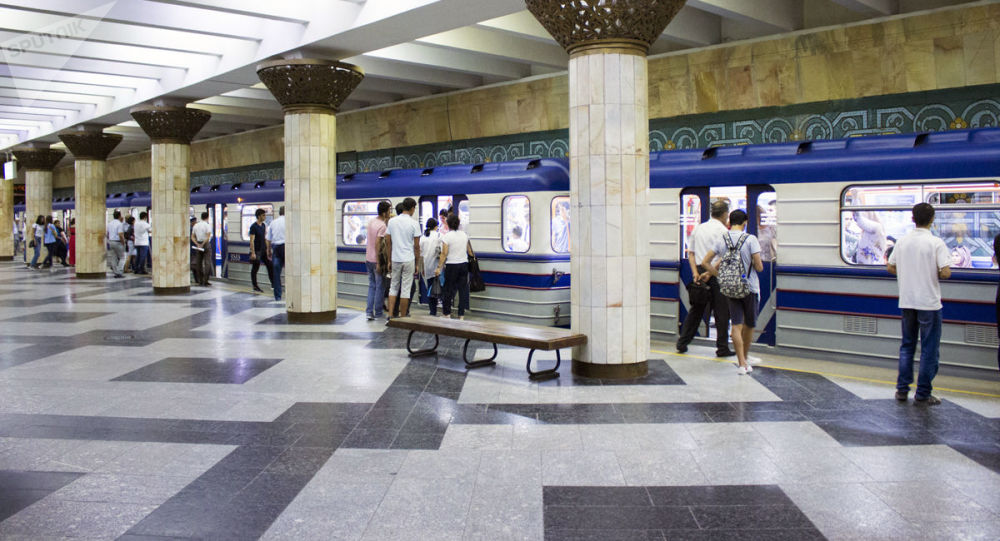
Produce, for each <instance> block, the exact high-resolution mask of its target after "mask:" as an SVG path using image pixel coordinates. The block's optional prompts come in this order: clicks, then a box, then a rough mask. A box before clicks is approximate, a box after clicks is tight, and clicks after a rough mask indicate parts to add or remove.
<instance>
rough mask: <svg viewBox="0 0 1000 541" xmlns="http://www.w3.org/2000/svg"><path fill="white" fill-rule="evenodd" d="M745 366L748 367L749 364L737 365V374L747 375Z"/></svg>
mask: <svg viewBox="0 0 1000 541" xmlns="http://www.w3.org/2000/svg"><path fill="white" fill-rule="evenodd" d="M747 368H750V367H749V366H737V367H736V373H737V374H739V375H741V376H745V375H747Z"/></svg>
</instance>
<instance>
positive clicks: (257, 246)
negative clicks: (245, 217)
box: [250, 209, 274, 292]
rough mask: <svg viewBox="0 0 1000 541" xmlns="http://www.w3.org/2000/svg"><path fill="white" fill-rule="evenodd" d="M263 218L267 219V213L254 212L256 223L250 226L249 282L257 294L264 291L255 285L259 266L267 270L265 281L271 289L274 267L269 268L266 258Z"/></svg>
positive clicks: (265, 229)
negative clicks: (269, 284)
mask: <svg viewBox="0 0 1000 541" xmlns="http://www.w3.org/2000/svg"><path fill="white" fill-rule="evenodd" d="M265 217H267V211H266V210H264V209H257V211H256V212H254V218H256V220H257V221H255V222H254V223H253V225H251V226H250V262H251V267H250V282H251V283H252V284H253V290H254V291H259V292H263V291H264V290H263V289H261V288H260V286H259V285H257V271H258V270H260V266H261V264H263V265H264V268H266V269H267V280H268V281H269V282H270V283H271V289H274V267H272V266H271V259H270V258H269V257H267V246H266V240H267V224H265V223H264V218H265Z"/></svg>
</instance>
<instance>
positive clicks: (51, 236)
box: [42, 216, 59, 267]
mask: <svg viewBox="0 0 1000 541" xmlns="http://www.w3.org/2000/svg"><path fill="white" fill-rule="evenodd" d="M58 235H59V233H58V231H57V230H56V226H55V224H53V223H52V216H46V217H45V251H46V254H45V261H43V262H42V267H51V266H52V258H53V257H55V256H56V250H57V247H58V242H56V239H57V238H58Z"/></svg>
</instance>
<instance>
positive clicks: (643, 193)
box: [569, 52, 649, 364]
mask: <svg viewBox="0 0 1000 541" xmlns="http://www.w3.org/2000/svg"><path fill="white" fill-rule="evenodd" d="M569 78H570V96H569V100H570V138H569V154H570V201H571V203H572V207H571V217H570V219H571V220H575V221H573V222H572V223H576V224H581V226H580V227H574V228H573V229H572V231H571V233H570V234H571V235H572V239H571V244H572V246H573V257H572V259H571V262H570V267H571V273H572V276H573V280H572V285H571V288H570V297H571V304H572V311H573V321H572V327H573V330H574V331H575V332H580V333H583V334H586V335H587V336H588V340H589V343H588V344H587V345H586V346H585V347H580V348H575V349H574V351H573V358H574V359H576V360H578V361H583V362H588V363H594V364H618V363H624V364H628V363H636V362H642V361H645V360H646V359H647V354H648V349H649V345H648V342H649V254H648V253H647V244H648V240H649V221H648V200H649V182H648V178H649V158H648V155H647V153H648V151H649V136H648V132H647V123H648V117H647V107H648V102H647V92H646V58H645V57H643V56H638V55H635V54H621V53H617V52H597V53H594V54H585V55H580V56H575V57H573V58H571V59H570V64H569Z"/></svg>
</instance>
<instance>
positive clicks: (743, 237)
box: [701, 209, 764, 374]
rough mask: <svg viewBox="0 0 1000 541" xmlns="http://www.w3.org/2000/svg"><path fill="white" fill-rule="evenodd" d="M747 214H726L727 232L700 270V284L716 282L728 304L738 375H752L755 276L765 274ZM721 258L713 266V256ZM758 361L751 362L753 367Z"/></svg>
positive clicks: (756, 297)
mask: <svg viewBox="0 0 1000 541" xmlns="http://www.w3.org/2000/svg"><path fill="white" fill-rule="evenodd" d="M746 227H747V213H746V212H744V211H742V210H740V209H736V210H734V211H732V212H731V213H729V231H727V232H725V233H724V234H723V235H722V236H721V237H719V239H718V240H716V241H715V246H714V247H713V248H712V249H711V250H709V251H708V253H706V254H705V258H704V259H702V260H701V266H702V267H704V268H705V269H706V272H705V273H703V274H702V276H701V280H703V281H707V280H708V279H709V278H710V277H712V276H717V277H718V279H719V291H720V292H721V293H722V294H723V295H724V296H725V297H726V300H727V301H728V302H729V321H730V322H731V323H732V324H733V346H735V347H736V360H737V362H738V363H739V373H740V374H746V373H748V372H753V366H751V365H750V344H752V343H753V328H754V326H755V325H757V307H758V304H759V302H760V281H759V280H758V278H757V273H758V272H760V271H762V270H764V262H763V261H761V259H760V241H758V240H757V237H755V236H754V235H751V234H749V233H747V232H746ZM716 254H719V255H721V256H722V258H721V259H720V260H718V261H716V262H715V263H713V261H715V256H716ZM757 362H759V361H757V360H754V364H756V363H757Z"/></svg>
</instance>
